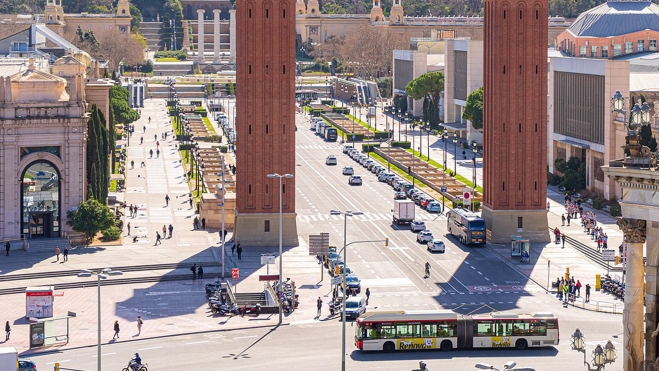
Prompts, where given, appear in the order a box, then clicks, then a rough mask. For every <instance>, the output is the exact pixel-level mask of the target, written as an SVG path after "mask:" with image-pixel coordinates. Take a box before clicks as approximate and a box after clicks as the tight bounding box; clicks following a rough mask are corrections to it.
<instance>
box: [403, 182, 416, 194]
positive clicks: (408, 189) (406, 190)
mask: <svg viewBox="0 0 659 371" xmlns="http://www.w3.org/2000/svg"><path fill="white" fill-rule="evenodd" d="M410 189H414V186H413V185H412V184H410V183H405V184H403V185H402V187H401V189H400V190H401V191H403V192H405V194H407V192H409V191H410Z"/></svg>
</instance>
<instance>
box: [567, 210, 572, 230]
mask: <svg viewBox="0 0 659 371" xmlns="http://www.w3.org/2000/svg"><path fill="white" fill-rule="evenodd" d="M570 219H572V218H571V217H570V214H569V213H568V214H567V226H568V227H569V226H570Z"/></svg>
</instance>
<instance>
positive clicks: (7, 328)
mask: <svg viewBox="0 0 659 371" xmlns="http://www.w3.org/2000/svg"><path fill="white" fill-rule="evenodd" d="M10 334H11V327H10V326H9V321H7V323H5V341H9V335H10Z"/></svg>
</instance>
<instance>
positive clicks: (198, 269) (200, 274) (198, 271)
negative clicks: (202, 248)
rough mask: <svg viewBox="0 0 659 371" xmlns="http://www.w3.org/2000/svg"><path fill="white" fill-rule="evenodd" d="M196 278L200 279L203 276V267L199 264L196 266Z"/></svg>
mask: <svg viewBox="0 0 659 371" xmlns="http://www.w3.org/2000/svg"><path fill="white" fill-rule="evenodd" d="M197 278H199V279H200V280H201V279H203V278H204V268H203V267H202V266H201V265H200V266H199V268H197Z"/></svg>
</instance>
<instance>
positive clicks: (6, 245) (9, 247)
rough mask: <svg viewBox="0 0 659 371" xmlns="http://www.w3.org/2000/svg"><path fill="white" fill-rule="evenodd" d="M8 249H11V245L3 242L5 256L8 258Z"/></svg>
mask: <svg viewBox="0 0 659 371" xmlns="http://www.w3.org/2000/svg"><path fill="white" fill-rule="evenodd" d="M9 249H11V244H10V243H9V241H7V242H5V251H7V254H6V256H9Z"/></svg>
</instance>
